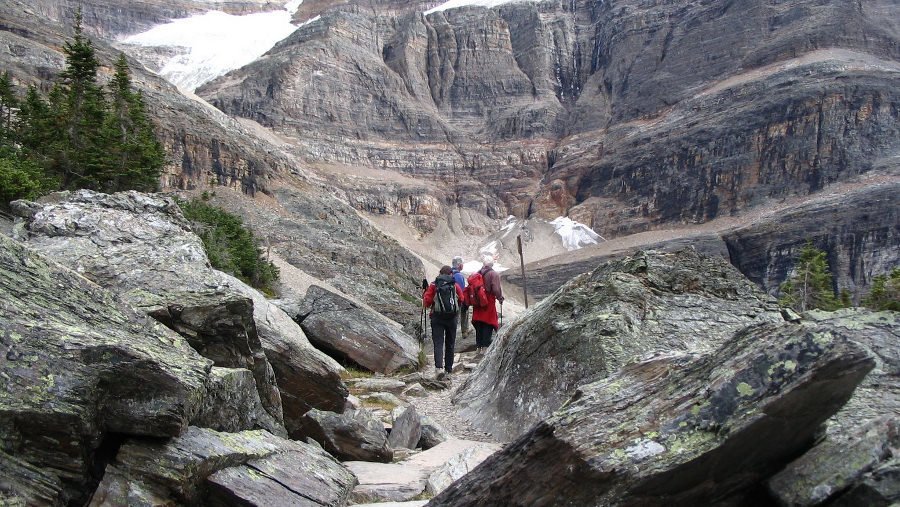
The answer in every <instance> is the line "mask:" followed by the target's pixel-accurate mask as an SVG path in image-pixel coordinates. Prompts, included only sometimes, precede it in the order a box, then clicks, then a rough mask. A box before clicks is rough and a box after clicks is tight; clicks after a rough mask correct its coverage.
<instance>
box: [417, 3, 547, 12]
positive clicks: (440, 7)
mask: <svg viewBox="0 0 900 507" xmlns="http://www.w3.org/2000/svg"><path fill="white" fill-rule="evenodd" d="M515 1H520V2H521V1H536V0H450V1H449V2H444V3H442V4H441V5H438V6H437V7H434V8H432V9H429V10H427V11H425V14H431V13H432V12H437V11H446V10H447V9H455V8H457V7H463V6H465V5H477V6H480V7H496V6H498V5H502V4H508V3H510V2H515Z"/></svg>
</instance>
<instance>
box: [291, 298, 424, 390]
mask: <svg viewBox="0 0 900 507" xmlns="http://www.w3.org/2000/svg"><path fill="white" fill-rule="evenodd" d="M295 318H296V320H297V321H298V322H299V323H300V327H301V328H303V331H304V332H305V333H306V335H307V336H308V337H309V339H310V341H311V342H312V343H313V344H314V345H315V346H316V347H318V348H319V349H321V350H324V351H326V352H327V353H329V354H331V355H332V357H335V358H337V359H339V360H342V361H349V362H352V363H354V364H357V365H359V366H361V367H363V368H365V369H367V370H369V371H374V372H379V373H393V372H395V371H397V370H399V369H401V368H411V369H416V368H418V364H419V343H418V342H417V341H416V340H415V339H413V338H412V337H411V336H409V335H408V334H406V333H404V332H403V331H402V330H401V329H400V328H399V326H398V325H397V324H396V323H394V322H391V321H390V320H388V319H386V318H384V317H383V316H381V315H379V314H378V313H375V312H373V311H371V310H367V309H365V308H363V307H361V306H359V305H357V304H356V303H354V302H352V301H350V300H348V299H346V298H343V297H341V296H339V295H337V294H335V293H333V292H330V291H328V290H326V289H323V288H322V287H319V286H316V285H313V286H311V287H310V288H309V290H308V291H307V292H306V297H305V298H303V300H302V301H301V302H300V304H299V308H298V310H297V316H296V317H295Z"/></svg>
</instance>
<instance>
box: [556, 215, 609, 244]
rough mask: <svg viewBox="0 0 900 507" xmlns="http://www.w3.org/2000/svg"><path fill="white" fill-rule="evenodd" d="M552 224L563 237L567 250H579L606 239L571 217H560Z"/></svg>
mask: <svg viewBox="0 0 900 507" xmlns="http://www.w3.org/2000/svg"><path fill="white" fill-rule="evenodd" d="M550 224H552V225H553V228H554V229H555V231H556V234H559V237H560V238H562V242H563V246H565V247H566V250H568V251H570V252H571V251H572V250H578V249H579V248H581V247H585V246H588V245H596V244H597V242H598V241H605V240H604V239H603V237H602V236H600V235H599V234H597V233H596V232H594V231H593V230H592V229H591V228H590V227H588V226H586V225H584V224H582V223H579V222H576V221H574V220H572V219H571V218H569V217H559V218H556V219H555V220H553V221H551V222H550Z"/></svg>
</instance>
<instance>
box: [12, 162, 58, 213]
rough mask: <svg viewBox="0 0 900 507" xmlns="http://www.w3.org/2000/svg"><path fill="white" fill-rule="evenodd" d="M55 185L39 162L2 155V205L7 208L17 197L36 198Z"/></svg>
mask: <svg viewBox="0 0 900 507" xmlns="http://www.w3.org/2000/svg"><path fill="white" fill-rule="evenodd" d="M54 187H55V184H54V182H52V181H50V180H48V179H47V178H46V177H45V176H44V171H43V170H41V168H40V167H39V166H38V165H37V164H34V163H32V162H29V161H27V160H19V159H18V158H16V157H4V156H0V207H3V208H5V207H7V206H8V205H9V202H10V201H15V200H16V199H36V198H37V197H39V196H41V195H42V194H44V193H47V192H49V191H51V190H53V189H54Z"/></svg>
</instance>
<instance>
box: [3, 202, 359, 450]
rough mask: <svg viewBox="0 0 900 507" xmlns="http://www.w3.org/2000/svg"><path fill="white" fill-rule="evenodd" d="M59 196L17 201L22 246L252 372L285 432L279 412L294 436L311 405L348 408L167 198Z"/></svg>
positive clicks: (322, 369)
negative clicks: (214, 261)
mask: <svg viewBox="0 0 900 507" xmlns="http://www.w3.org/2000/svg"><path fill="white" fill-rule="evenodd" d="M54 198H55V199H56V201H55V202H44V203H40V204H39V203H32V202H27V201H17V202H16V213H17V214H18V215H19V216H20V217H21V218H22V219H23V221H22V223H21V224H20V225H19V226H18V229H17V234H18V235H19V237H20V238H21V239H22V240H23V241H25V242H26V244H28V245H29V246H31V247H32V248H35V249H37V250H39V251H41V252H43V253H45V254H46V255H48V256H50V257H52V258H54V259H56V260H58V261H59V262H62V263H65V264H66V265H68V266H70V267H71V268H72V269H74V270H76V271H78V272H79V273H82V274H83V275H84V276H86V277H87V278H89V279H91V280H92V281H94V282H96V283H98V284H100V285H102V286H104V287H106V288H108V289H110V290H112V291H113V292H116V293H118V294H120V295H122V296H123V297H124V298H125V299H126V300H127V301H128V302H129V303H131V304H133V305H135V306H137V307H140V308H142V309H144V310H145V311H147V312H148V313H149V314H150V315H152V316H155V317H158V318H159V319H160V321H161V322H163V323H165V324H167V325H169V326H171V327H172V328H173V329H175V330H176V331H178V332H180V333H183V334H184V335H186V336H189V337H190V338H189V340H188V341H189V342H190V343H192V344H193V345H196V346H197V348H198V350H200V351H203V352H205V353H208V354H209V355H210V357H211V358H212V359H213V360H215V361H217V365H219V366H224V367H245V368H248V369H250V370H251V371H252V372H253V373H254V378H255V381H256V385H257V390H258V391H259V396H260V399H261V400H262V402H263V406H265V407H266V410H267V412H268V413H269V414H270V415H271V416H272V417H273V418H274V419H275V420H276V421H279V424H280V421H281V419H282V414H283V417H284V419H285V424H286V426H287V430H288V432H289V433H291V432H293V431H295V430H296V428H297V426H298V421H299V419H300V417H301V416H302V415H303V413H305V412H306V411H307V410H309V408H310V407H313V406H317V407H320V408H322V409H325V410H329V409H330V410H342V409H343V406H344V403H345V400H346V396H347V394H348V392H347V388H346V386H344V385H343V382H341V380H340V372H341V371H342V368H341V367H340V366H339V365H338V364H337V363H335V362H334V361H333V360H331V359H330V358H329V357H327V356H326V355H325V354H323V353H321V352H319V351H318V350H316V349H315V348H314V347H313V346H312V345H310V343H309V342H308V341H307V340H306V337H305V335H304V334H303V331H302V330H301V329H300V327H299V326H297V325H296V324H295V323H294V322H293V321H292V320H291V319H290V317H288V316H287V314H285V313H284V312H283V311H281V310H280V309H278V308H277V307H275V305H273V304H271V303H269V302H268V301H267V300H266V298H265V297H264V296H263V295H262V294H260V293H259V291H257V290H255V289H252V288H250V287H249V286H247V285H246V284H244V283H243V282H241V281H240V280H237V279H236V278H234V277H231V276H229V275H226V274H224V273H221V272H219V271H216V270H214V269H212V268H211V267H210V265H209V261H208V260H207V258H206V254H205V253H204V251H203V246H202V243H201V241H200V238H198V237H197V236H196V235H195V234H194V233H193V232H192V231H191V228H190V225H189V224H188V222H187V221H186V220H185V219H184V217H183V216H182V214H181V211H180V210H179V208H178V207H177V205H176V204H175V202H174V201H173V200H172V199H171V198H168V197H162V196H159V195H154V194H141V193H137V192H123V193H118V194H112V195H107V194H100V193H97V192H91V191H86V190H82V191H78V192H74V193H59V194H54ZM276 382H277V385H276Z"/></svg>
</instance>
